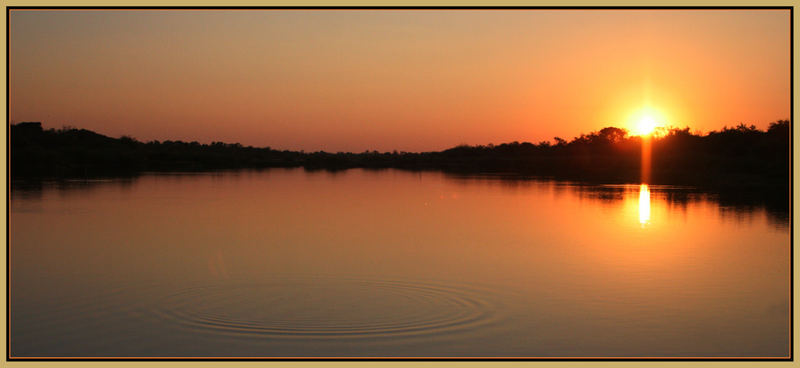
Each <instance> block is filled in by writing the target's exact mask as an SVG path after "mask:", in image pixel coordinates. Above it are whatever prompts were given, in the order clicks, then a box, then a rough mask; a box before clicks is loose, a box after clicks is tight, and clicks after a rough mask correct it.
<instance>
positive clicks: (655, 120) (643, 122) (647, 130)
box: [631, 108, 664, 136]
mask: <svg viewBox="0 0 800 368" xmlns="http://www.w3.org/2000/svg"><path fill="white" fill-rule="evenodd" d="M631 121H632V124H631V125H632V126H633V129H631V133H632V134H633V135H638V136H646V135H651V134H653V133H654V132H655V130H656V128H658V127H660V126H662V125H663V123H664V117H663V116H662V115H661V114H660V113H659V112H658V111H656V110H655V109H652V108H643V109H641V110H640V111H639V112H638V113H636V114H634V115H633V117H632V119H631Z"/></svg>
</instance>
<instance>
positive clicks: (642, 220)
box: [639, 184, 650, 227]
mask: <svg viewBox="0 0 800 368" xmlns="http://www.w3.org/2000/svg"><path fill="white" fill-rule="evenodd" d="M649 223H650V187H649V186H648V185H647V184H642V185H640V186H639V224H640V225H642V227H645V226H646V225H647V224H649Z"/></svg>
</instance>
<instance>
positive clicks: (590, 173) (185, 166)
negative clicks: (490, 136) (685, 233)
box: [9, 120, 791, 187]
mask: <svg viewBox="0 0 800 368" xmlns="http://www.w3.org/2000/svg"><path fill="white" fill-rule="evenodd" d="M9 134H10V135H9V140H10V145H9V147H10V169H11V178H12V179H14V178H24V177H71V176H107V175H135V174H137V173H140V172H143V171H207V170H222V169H240V168H269V167H304V168H306V169H308V170H342V169H348V168H375V169H379V168H399V169H408V170H444V171H448V172H461V173H500V172H502V173H509V174H519V175H530V176H545V177H552V178H557V179H570V180H586V181H598V180H599V181H604V182H638V181H639V180H640V172H641V157H642V155H641V151H642V144H643V143H644V142H643V139H644V138H642V137H639V136H631V135H629V133H628V131H626V130H625V129H621V128H616V127H607V128H603V129H601V130H599V131H596V132H591V133H588V134H581V135H580V136H577V137H574V138H573V139H572V140H569V141H567V140H565V139H562V138H560V137H555V138H554V139H553V141H552V142H551V141H542V142H539V143H537V144H533V143H530V142H522V143H520V142H511V143H503V144H498V145H493V144H488V145H475V146H472V145H459V146H456V147H453V148H450V149H446V150H443V151H438V152H419V153H417V152H397V151H393V152H377V151H366V152H362V153H350V152H338V153H330V152H324V151H318V152H303V151H289V150H275V149H271V148H269V147H263V148H258V147H252V146H243V145H241V144H238V143H233V144H231V143H222V142H213V143H211V144H201V143H198V142H182V141H170V140H168V141H163V142H159V141H149V142H140V141H138V140H136V139H135V138H132V137H128V136H122V137H120V138H111V137H107V136H104V135H101V134H98V133H95V132H92V131H89V130H86V129H77V128H71V127H65V128H62V129H47V130H45V129H42V126H41V124H40V123H36V122H27V123H20V124H15V125H11V126H10V129H9ZM650 146H651V150H652V166H651V172H652V174H651V180H650V181H651V183H654V184H715V185H723V186H725V185H727V186H741V185H755V186H764V185H767V186H780V187H788V185H789V181H790V178H791V176H790V175H791V167H790V164H791V158H790V155H791V124H790V122H789V121H786V120H780V121H776V122H774V123H771V124H770V125H769V127H768V128H767V129H766V130H759V129H756V128H755V126H752V125H751V126H746V125H744V124H740V125H738V126H734V127H725V128H723V129H721V130H719V131H712V132H709V133H707V134H700V133H693V132H690V130H689V128H688V127H687V128H683V129H680V128H669V129H665V128H662V129H661V130H660V131H659V132H658V134H656V135H655V136H654V137H653V138H651V142H650Z"/></svg>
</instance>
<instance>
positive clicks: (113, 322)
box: [9, 169, 791, 357]
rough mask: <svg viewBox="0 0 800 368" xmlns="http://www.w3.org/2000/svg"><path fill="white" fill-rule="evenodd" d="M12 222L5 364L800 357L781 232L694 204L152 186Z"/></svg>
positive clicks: (178, 179) (393, 175)
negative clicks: (40, 360) (110, 359)
mask: <svg viewBox="0 0 800 368" xmlns="http://www.w3.org/2000/svg"><path fill="white" fill-rule="evenodd" d="M787 201H788V200H787ZM779 207H780V206H779ZM10 216H11V217H10V225H9V226H10V229H9V230H10V245H9V252H10V260H9V266H10V281H9V282H10V284H9V285H10V293H11V300H10V307H11V310H10V343H11V355H12V356H15V357H52V356H56V357H68V356H69V357H74V356H78V357H87V356H131V357H142V356H144V357H157V356H172V357H190V356H212V357H213V356H238V357H303V356H314V357H345V356H378V357H453V356H458V357H614V356H636V357H698V356H702V357H708V356H723V357H732V356H735V357H751V356H756V357H779V356H787V355H788V354H789V341H790V332H791V330H790V326H789V318H790V314H789V313H790V311H789V308H790V307H789V303H790V302H789V300H790V299H789V297H790V294H789V291H790V289H789V287H790V242H789V229H790V228H789V226H790V224H789V219H788V214H787V213H785V212H782V211H781V210H780V209H779V210H777V211H776V210H775V209H774V208H772V207H770V206H768V205H762V204H759V203H758V202H756V203H755V204H754V203H751V202H745V203H744V204H742V203H741V202H740V201H733V202H731V201H727V200H726V197H725V196H721V195H717V194H714V193H702V192H697V191H695V190H692V189H691V188H676V187H660V186H649V187H648V186H640V185H578V184H575V183H565V182H554V181H542V180H509V179H502V178H496V177H460V176H452V175H446V174H442V173H431V172H426V173H418V172H405V171H398V170H384V171H367V170H347V171H344V172H337V173H329V172H307V171H304V170H302V169H289V170H284V169H276V170H266V171H239V172H223V173H203V174H148V175H144V176H141V177H138V178H134V179H108V180H93V181H85V180H82V181H60V182H45V183H39V184H37V185H33V186H31V185H15V186H14V187H13V189H12V191H11V202H10Z"/></svg>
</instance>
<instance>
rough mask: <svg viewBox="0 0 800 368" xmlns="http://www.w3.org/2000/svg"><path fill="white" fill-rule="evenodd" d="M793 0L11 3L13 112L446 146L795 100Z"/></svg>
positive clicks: (159, 128)
mask: <svg viewBox="0 0 800 368" xmlns="http://www.w3.org/2000/svg"><path fill="white" fill-rule="evenodd" d="M789 20H790V19H789V11H788V10H407V11H406V10H403V11H401V10H293V11H289V10H217V11H209V10H193V11H191V10H190V11H175V10H160V11H155V10H150V11H141V10H139V11H131V10H127V11H99V10H88V11H86V10H84V11H11V14H10V45H9V48H10V85H9V88H10V96H9V103H10V115H11V121H12V123H16V122H21V121H42V122H43V124H44V126H45V127H46V128H59V127H61V126H64V125H71V126H75V127H80V128H86V129H91V130H94V131H97V132H99V133H102V134H106V135H109V136H113V137H118V136H120V135H123V134H127V135H131V136H133V137H136V138H138V139H140V140H152V139H158V140H166V139H172V140H178V139H180V140H184V141H192V140H197V141H199V142H202V143H208V142H211V141H224V142H240V143H242V144H245V145H254V146H270V147H273V148H278V149H296V150H301V149H303V150H306V151H316V150H326V151H354V152H361V151H364V150H367V149H369V150H372V149H377V150H380V151H386V150H394V149H397V150H406V151H430V150H441V149H445V148H448V147H451V146H454V145H457V144H461V143H467V144H486V143H502V142H509V141H515V140H516V141H531V142H534V143H535V142H539V141H541V140H552V138H553V137H554V136H560V137H563V138H566V139H570V138H572V137H574V136H576V135H579V134H580V133H588V132H590V131H594V130H599V129H600V128H602V127H605V126H619V127H623V128H628V129H632V128H633V127H634V126H635V122H634V121H633V120H634V119H635V118H634V117H633V116H636V115H637V114H638V113H639V111H640V110H641V109H642V108H643V107H644V106H646V105H648V106H650V109H651V110H652V111H653V113H654V114H655V115H657V119H659V120H661V121H660V122H661V123H662V124H667V125H676V126H681V127H683V126H687V125H688V126H690V127H692V128H693V129H696V130H701V131H703V132H707V131H709V130H714V129H720V128H721V127H722V126H724V125H728V126H730V125H735V124H738V123H739V122H744V123H747V124H754V125H756V126H757V127H759V128H761V129H764V128H766V127H767V125H768V124H769V122H772V121H775V120H778V119H789V117H790V83H789V82H790V80H789V78H790V42H789V37H790V29H789Z"/></svg>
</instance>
